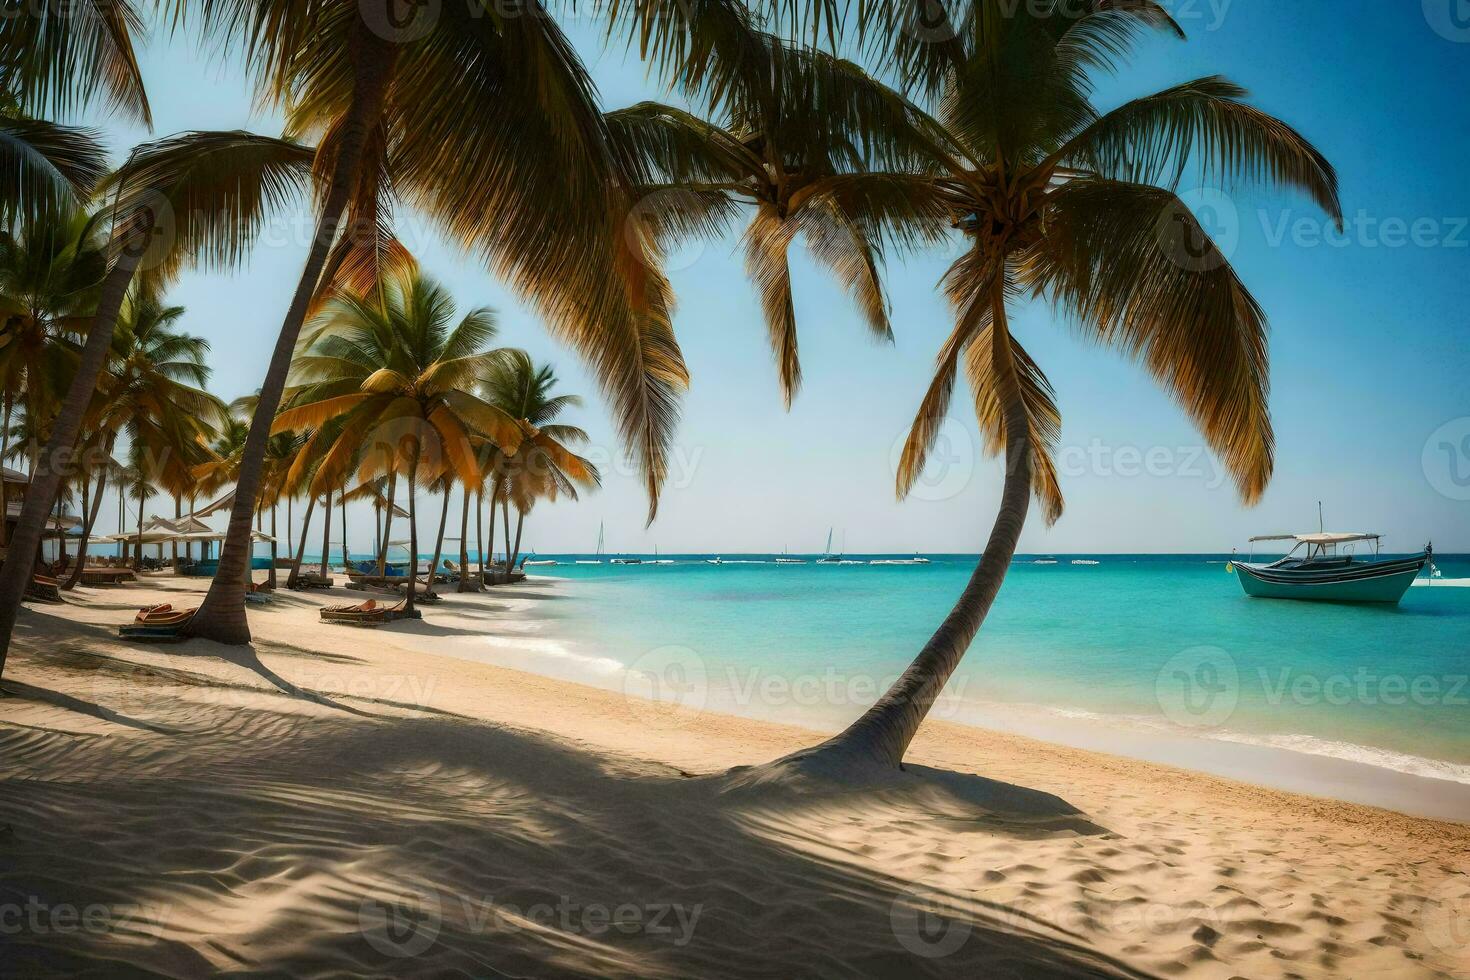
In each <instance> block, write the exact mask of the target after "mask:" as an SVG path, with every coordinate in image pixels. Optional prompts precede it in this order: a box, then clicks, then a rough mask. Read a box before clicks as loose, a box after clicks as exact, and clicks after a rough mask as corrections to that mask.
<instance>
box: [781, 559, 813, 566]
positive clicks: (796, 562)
mask: <svg viewBox="0 0 1470 980" xmlns="http://www.w3.org/2000/svg"><path fill="white" fill-rule="evenodd" d="M776 564H777V565H805V564H806V559H805V558H777V559H776Z"/></svg>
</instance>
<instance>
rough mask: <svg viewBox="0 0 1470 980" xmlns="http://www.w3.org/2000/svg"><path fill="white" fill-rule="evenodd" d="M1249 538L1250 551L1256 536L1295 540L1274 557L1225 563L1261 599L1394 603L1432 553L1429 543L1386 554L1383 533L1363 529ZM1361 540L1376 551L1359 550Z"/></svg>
mask: <svg viewBox="0 0 1470 980" xmlns="http://www.w3.org/2000/svg"><path fill="white" fill-rule="evenodd" d="M1250 540H1251V547H1252V550H1254V548H1255V543H1256V542H1257V541H1292V542H1295V543H1294V544H1293V545H1292V549H1291V551H1289V552H1287V553H1286V555H1285V557H1282V558H1279V559H1277V560H1276V561H1273V562H1269V563H1267V564H1259V563H1256V562H1253V561H1232V562H1230V563H1229V564H1227V565H1226V566H1225V570H1226V571H1229V572H1234V573H1235V577H1236V578H1238V579H1240V587H1241V588H1242V589H1243V590H1244V591H1245V594H1246V595H1249V596H1255V597H1258V598H1263V599H1307V600H1314V601H1318V602H1386V603H1390V604H1396V603H1397V602H1398V601H1399V600H1400V599H1402V598H1403V597H1404V593H1405V592H1407V591H1408V589H1409V585H1410V584H1411V583H1412V582H1413V581H1414V579H1416V578H1418V577H1419V573H1420V572H1421V571H1423V570H1424V566H1425V565H1426V564H1428V563H1429V562H1430V559H1431V558H1432V557H1433V556H1434V550H1433V548H1431V547H1430V546H1428V545H1425V547H1424V550H1423V551H1421V552H1418V553H1417V554H1413V555H1409V556H1407V557H1405V558H1384V557H1381V555H1380V554H1379V543H1380V540H1381V538H1380V535H1377V534H1364V533H1359V532H1352V533H1347V532H1333V531H1317V532H1316V533H1312V534H1261V535H1257V536H1256V537H1253V538H1251V539H1250ZM1359 543H1371V545H1372V547H1373V551H1372V552H1371V553H1367V554H1361V555H1360V554H1355V553H1354V548H1355V546H1356V545H1357V544H1359Z"/></svg>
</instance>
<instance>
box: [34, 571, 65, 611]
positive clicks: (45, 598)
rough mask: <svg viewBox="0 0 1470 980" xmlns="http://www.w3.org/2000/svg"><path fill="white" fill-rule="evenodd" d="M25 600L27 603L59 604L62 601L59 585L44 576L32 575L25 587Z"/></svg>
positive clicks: (52, 579) (54, 580) (57, 582)
mask: <svg viewBox="0 0 1470 980" xmlns="http://www.w3.org/2000/svg"><path fill="white" fill-rule="evenodd" d="M25 600H26V601H27V602H48V603H52V604H55V603H59V602H61V601H62V599H61V583H60V582H59V581H57V580H56V579H54V578H50V577H48V576H45V575H33V576H31V581H30V584H29V585H27V586H26V591H25Z"/></svg>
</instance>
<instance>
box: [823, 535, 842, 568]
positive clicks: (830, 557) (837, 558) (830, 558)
mask: <svg viewBox="0 0 1470 980" xmlns="http://www.w3.org/2000/svg"><path fill="white" fill-rule="evenodd" d="M817 564H818V565H841V564H843V560H842V556H841V555H839V554H834V553H833V551H832V528H830V527H829V528H827V548H826V550H825V551H824V552H823V553H822V557H820V558H818V559H817Z"/></svg>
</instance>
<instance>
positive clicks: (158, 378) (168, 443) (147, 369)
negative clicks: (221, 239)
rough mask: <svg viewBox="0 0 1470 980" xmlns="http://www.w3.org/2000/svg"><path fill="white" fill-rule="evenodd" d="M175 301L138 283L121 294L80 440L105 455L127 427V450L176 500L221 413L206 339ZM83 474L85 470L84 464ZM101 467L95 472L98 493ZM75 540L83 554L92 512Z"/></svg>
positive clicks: (201, 459)
mask: <svg viewBox="0 0 1470 980" xmlns="http://www.w3.org/2000/svg"><path fill="white" fill-rule="evenodd" d="M183 315H184V308H183V307H182V306H167V305H164V303H163V302H161V301H160V300H159V299H158V297H156V296H154V295H153V294H151V293H150V292H148V291H146V290H141V289H134V290H133V291H132V292H131V293H130V294H129V296H128V298H127V301H126V302H125V304H124V306H123V309H122V311H121V313H120V315H119V317H118V322H117V328H116V329H115V330H114V331H113V335H112V354H111V357H110V358H109V366H108V370H107V372H106V373H105V374H104V375H103V377H102V381H101V383H100V385H99V387H98V390H97V396H96V402H95V407H94V409H93V412H92V413H89V420H88V430H89V434H88V437H87V440H88V441H89V442H92V443H95V444H96V445H98V446H99V447H101V448H102V450H103V452H104V453H105V454H108V455H110V453H111V451H112V448H113V446H114V445H115V444H116V442H117V439H118V436H119V435H120V434H121V435H126V437H127V439H128V442H129V446H130V449H129V452H130V458H131V459H132V460H133V462H134V463H135V464H136V463H138V462H140V461H144V460H146V461H149V462H150V464H151V465H150V466H149V468H148V476H149V477H150V478H151V479H152V480H153V482H155V483H157V484H159V485H161V486H163V487H164V488H165V489H166V490H167V491H168V492H169V493H170V494H171V495H172V496H173V497H174V500H175V504H176V507H175V510H176V511H177V509H178V507H177V504H178V503H179V501H180V500H181V499H182V498H183V496H184V495H186V494H188V493H190V492H191V491H192V489H193V487H194V485H195V473H196V471H197V470H198V468H199V467H200V466H201V465H202V464H204V463H206V462H207V461H210V460H213V458H214V454H213V453H212V452H211V451H210V450H209V448H208V440H209V439H210V438H211V437H212V436H213V435H214V434H215V430H216V428H217V427H218V426H221V425H225V424H226V423H227V421H228V412H227V411H226V409H225V406H224V404H223V403H222V402H221V401H220V400H219V399H218V398H216V397H214V396H213V395H211V394H209V393H208V392H207V391H205V390H204V388H205V385H207V384H208V382H209V374H210V372H209V368H208V367H207V366H206V365H205V363H204V361H205V356H206V355H207V354H208V352H209V342H208V341H206V340H204V339H202V338H200V337H194V336H191V335H189V334H185V333H180V332H178V330H177V329H175V328H176V325H177V323H178V321H179V320H180V319H181V318H182V317H183ZM82 475H83V478H85V475H86V473H85V471H84V472H83V474H82ZM105 478H106V468H105V466H104V468H103V470H102V472H101V473H100V474H99V476H98V483H97V497H98V499H99V500H100V498H101V495H102V490H103V488H104V487H105V483H104V480H105ZM84 518H86V523H85V524H84V530H85V531H86V535H84V536H83V540H82V546H81V557H82V560H85V557H86V547H87V541H86V536H87V535H90V533H91V525H92V522H93V521H94V520H95V515H86V514H84Z"/></svg>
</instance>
